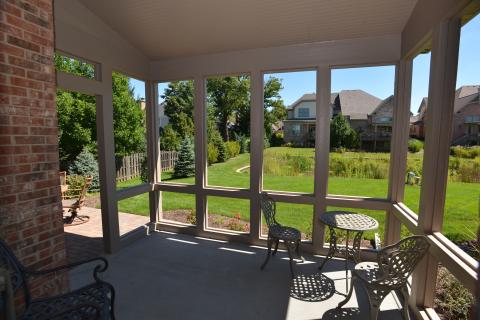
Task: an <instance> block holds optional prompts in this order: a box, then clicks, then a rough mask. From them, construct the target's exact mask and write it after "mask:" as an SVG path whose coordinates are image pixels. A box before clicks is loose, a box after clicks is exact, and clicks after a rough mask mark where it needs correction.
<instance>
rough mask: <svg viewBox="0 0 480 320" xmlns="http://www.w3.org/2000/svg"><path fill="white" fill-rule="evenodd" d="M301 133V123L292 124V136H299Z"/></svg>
mask: <svg viewBox="0 0 480 320" xmlns="http://www.w3.org/2000/svg"><path fill="white" fill-rule="evenodd" d="M299 135H300V125H299V124H292V136H299Z"/></svg>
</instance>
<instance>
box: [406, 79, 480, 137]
mask: <svg viewBox="0 0 480 320" xmlns="http://www.w3.org/2000/svg"><path fill="white" fill-rule="evenodd" d="M427 104H428V99H427V98H423V100H422V102H421V104H420V107H419V108H418V114H417V115H416V116H414V117H412V118H411V119H410V136H412V137H415V138H419V139H424V138H425V117H426V115H427V112H426V111H427ZM453 110H454V115H453V128H452V129H453V130H452V144H453V145H478V144H480V86H479V85H471V86H462V87H460V88H458V89H457V91H456V92H455V102H454V107H453Z"/></svg>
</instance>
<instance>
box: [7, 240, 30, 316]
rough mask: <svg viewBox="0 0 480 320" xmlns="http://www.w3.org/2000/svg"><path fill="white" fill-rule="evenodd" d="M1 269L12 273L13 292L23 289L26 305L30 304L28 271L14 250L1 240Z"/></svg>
mask: <svg viewBox="0 0 480 320" xmlns="http://www.w3.org/2000/svg"><path fill="white" fill-rule="evenodd" d="M0 268H2V269H4V270H7V271H8V272H9V273H10V281H11V285H12V289H13V292H15V291H17V290H18V289H19V288H23V290H24V294H25V301H26V303H27V304H28V303H30V291H29V289H28V285H27V278H26V272H25V271H26V270H25V267H24V266H23V265H22V263H21V262H20V261H19V260H18V259H17V257H16V256H15V254H14V253H13V251H12V249H10V248H9V247H8V245H7V244H6V243H5V241H3V240H2V239H0ZM2 308H3V301H2V300H0V310H1V309H2Z"/></svg>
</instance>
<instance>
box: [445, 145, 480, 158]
mask: <svg viewBox="0 0 480 320" xmlns="http://www.w3.org/2000/svg"><path fill="white" fill-rule="evenodd" d="M450 154H451V155H452V156H455V157H459V158H466V159H474V158H477V157H480V146H476V147H462V146H455V147H451V148H450Z"/></svg>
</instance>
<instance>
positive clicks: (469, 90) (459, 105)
mask: <svg viewBox="0 0 480 320" xmlns="http://www.w3.org/2000/svg"><path fill="white" fill-rule="evenodd" d="M479 95H480V85H473V86H462V87H460V88H458V89H457V91H456V92H455V103H454V106H453V110H454V112H455V113H456V112H459V111H460V110H462V109H463V108H465V107H466V106H467V105H468V104H470V103H472V102H474V101H475V100H478V97H479Z"/></svg>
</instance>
